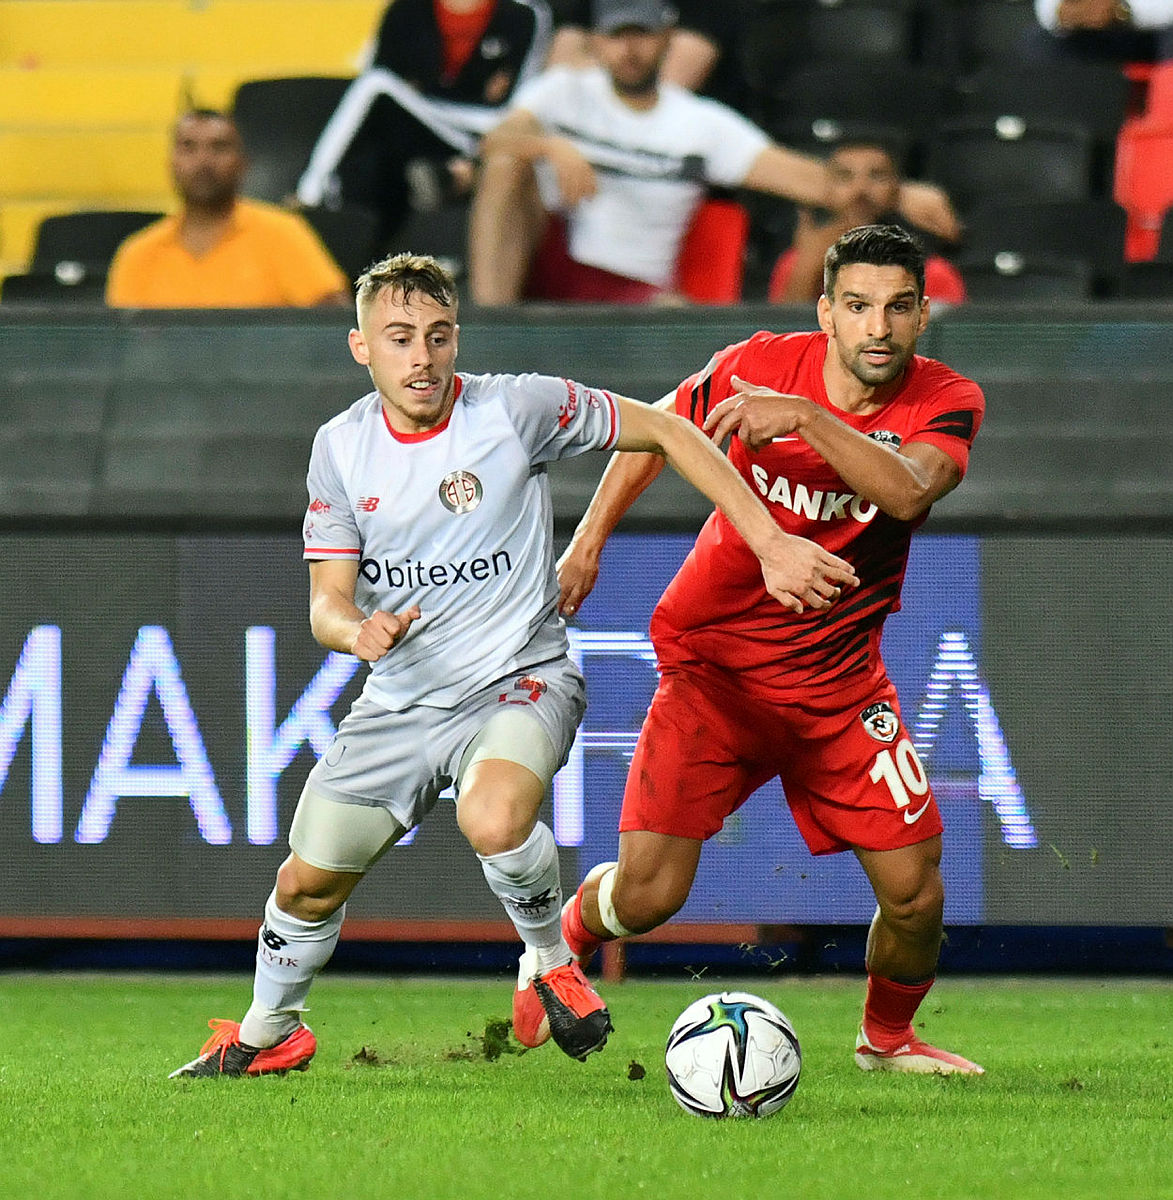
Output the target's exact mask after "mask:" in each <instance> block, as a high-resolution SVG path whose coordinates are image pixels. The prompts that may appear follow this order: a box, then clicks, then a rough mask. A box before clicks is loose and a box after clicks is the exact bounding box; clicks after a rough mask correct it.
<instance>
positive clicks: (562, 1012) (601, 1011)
mask: <svg viewBox="0 0 1173 1200" xmlns="http://www.w3.org/2000/svg"><path fill="white" fill-rule="evenodd" d="M529 957H530V955H529V952H528V951H527V952H526V954H524V955H522V960H521V963H522V969H521V972H520V974H521V975H525V974H526V970H525V968H526V960H527V958H529ZM612 1028H613V1026H612V1025H611V1014H610V1013H609V1012H608V1011H607V1006H606V1005H605V1004H604V1003H603V1000H602V997H601V996H600V995H599V994H598V992H596V991H595V989H594V988H593V987H591V985H590V983H589V982H588V980H587V977H586V976H585V975H584V974H583V973H582V968H581V967H580V966H579V965H578V963H576V962H571V963H566V964H564V965H563V966H561V967H555V968H554V969H553V970H552V971H547V972H546V973H545V974H544V975H533V976H531V977H529V978H527V979H526V980H525V981H524V982H523V981H522V979H521V978H519V979H518V986H517V988H516V989H515V990H514V993H513V1032H514V1033H515V1034H516V1035H517V1040H518V1041H519V1042H520V1043H521V1044H522V1045H523V1046H529V1047H530V1048H531V1049H532V1048H533V1047H535V1046H541V1045H543V1044H544V1043H545V1042H547V1041H549V1039H550V1038H551V1037H553V1039H554V1042H555V1044H556V1045H557V1046H558V1048H559V1049H560V1050H562V1051H563V1052H564V1053H566V1054H569V1055H570V1057H571V1058H577V1059H578V1060H579V1062H582V1061H583V1060H584V1059H585V1058H586V1056H587V1055H588V1054H593V1053H594V1052H595V1051H596V1050H602V1048H603V1047H604V1046H605V1045H606V1044H607V1035H608V1034H609V1033H610V1032H611V1030H612Z"/></svg>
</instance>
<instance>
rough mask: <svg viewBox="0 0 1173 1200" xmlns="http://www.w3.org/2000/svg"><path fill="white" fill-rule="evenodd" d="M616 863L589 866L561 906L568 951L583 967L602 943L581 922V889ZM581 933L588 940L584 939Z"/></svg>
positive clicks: (563, 930)
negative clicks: (574, 890) (574, 889)
mask: <svg viewBox="0 0 1173 1200" xmlns="http://www.w3.org/2000/svg"><path fill="white" fill-rule="evenodd" d="M618 865H619V864H618V863H613V862H602V863H599V864H598V865H597V866H594V867H591V869H590V870H589V871H588V872H587V873H586V877H585V878H584V879H583V881H582V883H580V884H579V885H578V891H576V892H575V893H574V895H573V896H571V897H570V899H569V900H567V901H566V903H565V904H564V905H563V906H562V936H563V937H564V938H565V939H566V944H567V945H568V946H569V947H570V953H571V954H573V955H574V957H575V959H576V960H577V962H578V964H579V965H580V966H583V967H585V966H586V965H587V963H589V962H590V961H591V959H592V958H594V956H595V951H596V950H598V948H599V947H600V946H601V945H602V944H603V939H602V938H597V937H595V936H594V935H593V934H592V933H591V931H590V930H589V929H587V928H586V927H585V926H584V925H583V924H582V889H583V888H584V887H586V885H587V884H588V883H591V882H593V881H594V880H596V879H598V878H599V877H600V876H601V875H605V874H606V873H607V872H608V871H610V870H611V869H612V868H613V867H616V866H618ZM583 934H585V935H586V937H587V938H589V939H590V940H589V941H585V940H584V939H583V936H582V935H583Z"/></svg>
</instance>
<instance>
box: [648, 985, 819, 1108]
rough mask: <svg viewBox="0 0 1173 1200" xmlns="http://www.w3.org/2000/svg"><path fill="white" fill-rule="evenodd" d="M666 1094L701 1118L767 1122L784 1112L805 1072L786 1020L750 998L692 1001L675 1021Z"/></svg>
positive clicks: (733, 995)
mask: <svg viewBox="0 0 1173 1200" xmlns="http://www.w3.org/2000/svg"><path fill="white" fill-rule="evenodd" d="M664 1062H665V1065H666V1066H667V1068H668V1087H669V1088H670V1090H671V1092H672V1095H673V1096H674V1097H675V1099H676V1102H677V1103H678V1104H679V1105H680V1107H681V1108H683V1109H684V1110H685V1111H686V1112H690V1113H694V1114H696V1115H697V1116H700V1117H768V1116H770V1115H771V1114H772V1113H776V1112H778V1111H779V1110H780V1109H782V1108H784V1107H785V1106H786V1104H787V1102H788V1101H789V1100H790V1097H791V1096H793V1095H794V1089H795V1088H796V1087H798V1076H799V1072H800V1071H801V1070H802V1050H801V1048H800V1047H799V1044H798V1037H797V1035H796V1034H795V1032H794V1029H793V1027H792V1026H791V1024H790V1022H789V1021H788V1020H787V1019H786V1017H785V1015H784V1014H783V1013H782V1012H781V1011H780V1010H779V1009H777V1008H775V1007H774V1005H772V1004H771V1003H770V1002H769V1001H768V1000H763V999H762V998H761V997H760V996H754V995H751V994H750V993H749V992H717V993H714V994H713V995H711V996H703V997H701V999H700V1000H694V1001H693V1002H692V1003H691V1004H690V1005H689V1006H688V1007H687V1008H686V1009H685V1010H684V1012H682V1013H681V1014H680V1016H679V1017H677V1018H676V1023H675V1024H674V1025H673V1026H672V1032H671V1033H670V1034H669V1035H668V1047H667V1049H666V1050H665V1052H664Z"/></svg>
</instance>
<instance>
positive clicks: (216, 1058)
mask: <svg viewBox="0 0 1173 1200" xmlns="http://www.w3.org/2000/svg"><path fill="white" fill-rule="evenodd" d="M208 1025H209V1026H210V1027H211V1029H212V1036H211V1037H210V1038H208V1040H207V1041H206V1042H205V1043H204V1044H203V1047H202V1048H201V1049H200V1054H199V1057H198V1058H193V1059H192V1060H191V1062H189V1063H185V1064H184V1065H183V1066H182V1067H180V1068H179V1070H178V1071H172V1072H171V1074H170V1075H168V1076H167V1078H168V1079H179V1078H187V1077H194V1078H201V1077H204V1076H208V1075H284V1074H285V1072H286V1071H304V1070H305V1069H306V1068H307V1067H308V1066H309V1065H310V1059H311V1058H313V1056H314V1051H316V1050H317V1048H318V1040H317V1038H315V1037H314V1034H313V1030H311V1029H310V1027H309V1026H308V1025H299V1026H298V1027H297V1028H296V1029H295V1030H294V1031H293V1032H292V1033H291V1034H290V1035H289V1036H288V1037H287V1038H285V1039H284V1040H283V1041H280V1042H278V1043H277V1045H275V1046H269V1047H268V1048H267V1049H264V1050H258V1049H256V1048H255V1047H254V1046H245V1045H244V1044H243V1043H242V1042H241V1040H240V1023H239V1022H238V1021H223V1020H218V1019H216V1018H213V1019H212V1020H211V1021H209V1022H208Z"/></svg>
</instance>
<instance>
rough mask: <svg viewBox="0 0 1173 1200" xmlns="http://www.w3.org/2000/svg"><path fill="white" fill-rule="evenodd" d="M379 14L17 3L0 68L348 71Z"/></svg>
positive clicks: (268, 1)
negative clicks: (214, 66)
mask: <svg viewBox="0 0 1173 1200" xmlns="http://www.w3.org/2000/svg"><path fill="white" fill-rule="evenodd" d="M385 7H386V4H385V0H212V2H208V0H203V2H200V3H193V2H192V0H135V2H134V3H130V4H128V3H127V2H126V0H21V3H19V4H5V5H4V6H3V9H4V16H3V32H4V36H3V37H0V65H4V66H28V65H29V64H30V63H33V64H35V65H36V66H38V67H76V66H90V67H111V66H139V67H152V68H157V67H160V66H167V65H172V66H178V67H181V68H184V69H187V68H190V67H192V66H193V65H195V64H201V63H234V64H237V65H240V66H242V67H247V68H248V69H249V70H250V71H251V73H252V74H253V75H254V76H258V75H261V74H270V73H271V74H274V75H277V74H298V73H302V72H305V73H309V72H313V71H327V72H328V71H333V70H338V71H348V70H352V69H354V66H355V60H356V59H357V57H358V56H359V55H360V53H361V51H362V47H363V43H364V42H365V41H366V39H367V38H368V37H369V36H370V33H371V31H372V30H373V29H374V28H375V25H376V24H377V22H378V20H379V15H380V13H381V12H382V11H383V9H384V8H385Z"/></svg>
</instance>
